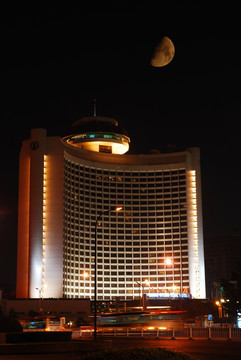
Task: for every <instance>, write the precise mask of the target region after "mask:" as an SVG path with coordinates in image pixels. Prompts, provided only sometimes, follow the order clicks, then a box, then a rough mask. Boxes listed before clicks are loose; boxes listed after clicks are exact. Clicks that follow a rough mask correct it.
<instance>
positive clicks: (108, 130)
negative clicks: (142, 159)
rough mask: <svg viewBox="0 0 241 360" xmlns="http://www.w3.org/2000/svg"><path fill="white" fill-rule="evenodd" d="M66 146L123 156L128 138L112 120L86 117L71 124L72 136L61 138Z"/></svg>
mask: <svg viewBox="0 0 241 360" xmlns="http://www.w3.org/2000/svg"><path fill="white" fill-rule="evenodd" d="M63 140H64V141H66V143H67V144H69V145H72V146H74V147H78V148H80V149H84V150H89V151H95V152H104V153H110V154H118V155H122V154H125V153H126V152H127V151H128V150H129V143H130V138H129V137H128V134H127V133H126V131H125V130H124V129H122V128H120V127H119V125H118V122H117V120H116V119H114V118H110V117H103V116H88V117H83V118H81V119H80V120H78V121H76V122H74V123H73V124H72V134H71V135H68V136H65V137H63Z"/></svg>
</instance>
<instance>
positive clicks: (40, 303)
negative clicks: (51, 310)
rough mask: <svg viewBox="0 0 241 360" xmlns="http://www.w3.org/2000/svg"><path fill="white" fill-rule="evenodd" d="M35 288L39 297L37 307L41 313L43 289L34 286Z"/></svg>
mask: <svg viewBox="0 0 241 360" xmlns="http://www.w3.org/2000/svg"><path fill="white" fill-rule="evenodd" d="M36 290H38V297H39V300H38V304H39V305H38V307H39V313H41V311H42V291H43V287H41V288H36Z"/></svg>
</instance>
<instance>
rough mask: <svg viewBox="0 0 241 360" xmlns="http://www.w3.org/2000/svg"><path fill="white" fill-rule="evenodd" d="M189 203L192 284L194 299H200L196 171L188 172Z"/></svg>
mask: <svg viewBox="0 0 241 360" xmlns="http://www.w3.org/2000/svg"><path fill="white" fill-rule="evenodd" d="M189 184H190V185H189V201H190V205H191V206H190V210H191V213H190V218H189V219H190V228H191V233H192V234H191V235H192V249H193V259H194V271H195V275H194V284H195V293H194V294H193V296H194V297H195V298H200V294H201V287H200V273H199V247H198V216H197V185H196V171H195V170H191V171H190V172H189Z"/></svg>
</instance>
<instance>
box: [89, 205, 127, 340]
mask: <svg viewBox="0 0 241 360" xmlns="http://www.w3.org/2000/svg"><path fill="white" fill-rule="evenodd" d="M121 210H122V207H121V206H119V207H116V208H114V209H112V208H110V209H108V210H105V211H102V212H101V213H100V214H99V216H98V217H97V219H96V222H95V295H94V340H96V339H97V306H96V305H97V304H96V303H97V226H98V222H99V220H100V219H101V217H102V216H103V215H105V214H109V213H110V212H112V211H121Z"/></svg>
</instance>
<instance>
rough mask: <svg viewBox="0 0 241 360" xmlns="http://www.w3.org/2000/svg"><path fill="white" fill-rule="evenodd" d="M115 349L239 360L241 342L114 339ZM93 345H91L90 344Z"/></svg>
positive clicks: (31, 359) (1, 359) (20, 359)
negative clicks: (161, 349) (159, 350)
mask: <svg viewBox="0 0 241 360" xmlns="http://www.w3.org/2000/svg"><path fill="white" fill-rule="evenodd" d="M112 340H113V343H112V347H113V348H123V347H164V348H166V349H169V350H172V351H179V352H182V353H184V354H188V355H189V356H191V357H192V358H193V359H194V360H239V359H240V358H241V342H235V341H225V340H179V339H178V340H164V339H161V340H142V341H140V340H138V339H113V338H112ZM90 345H91V343H90ZM0 360H80V356H79V355H78V354H77V353H75V354H36V355H0Z"/></svg>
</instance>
